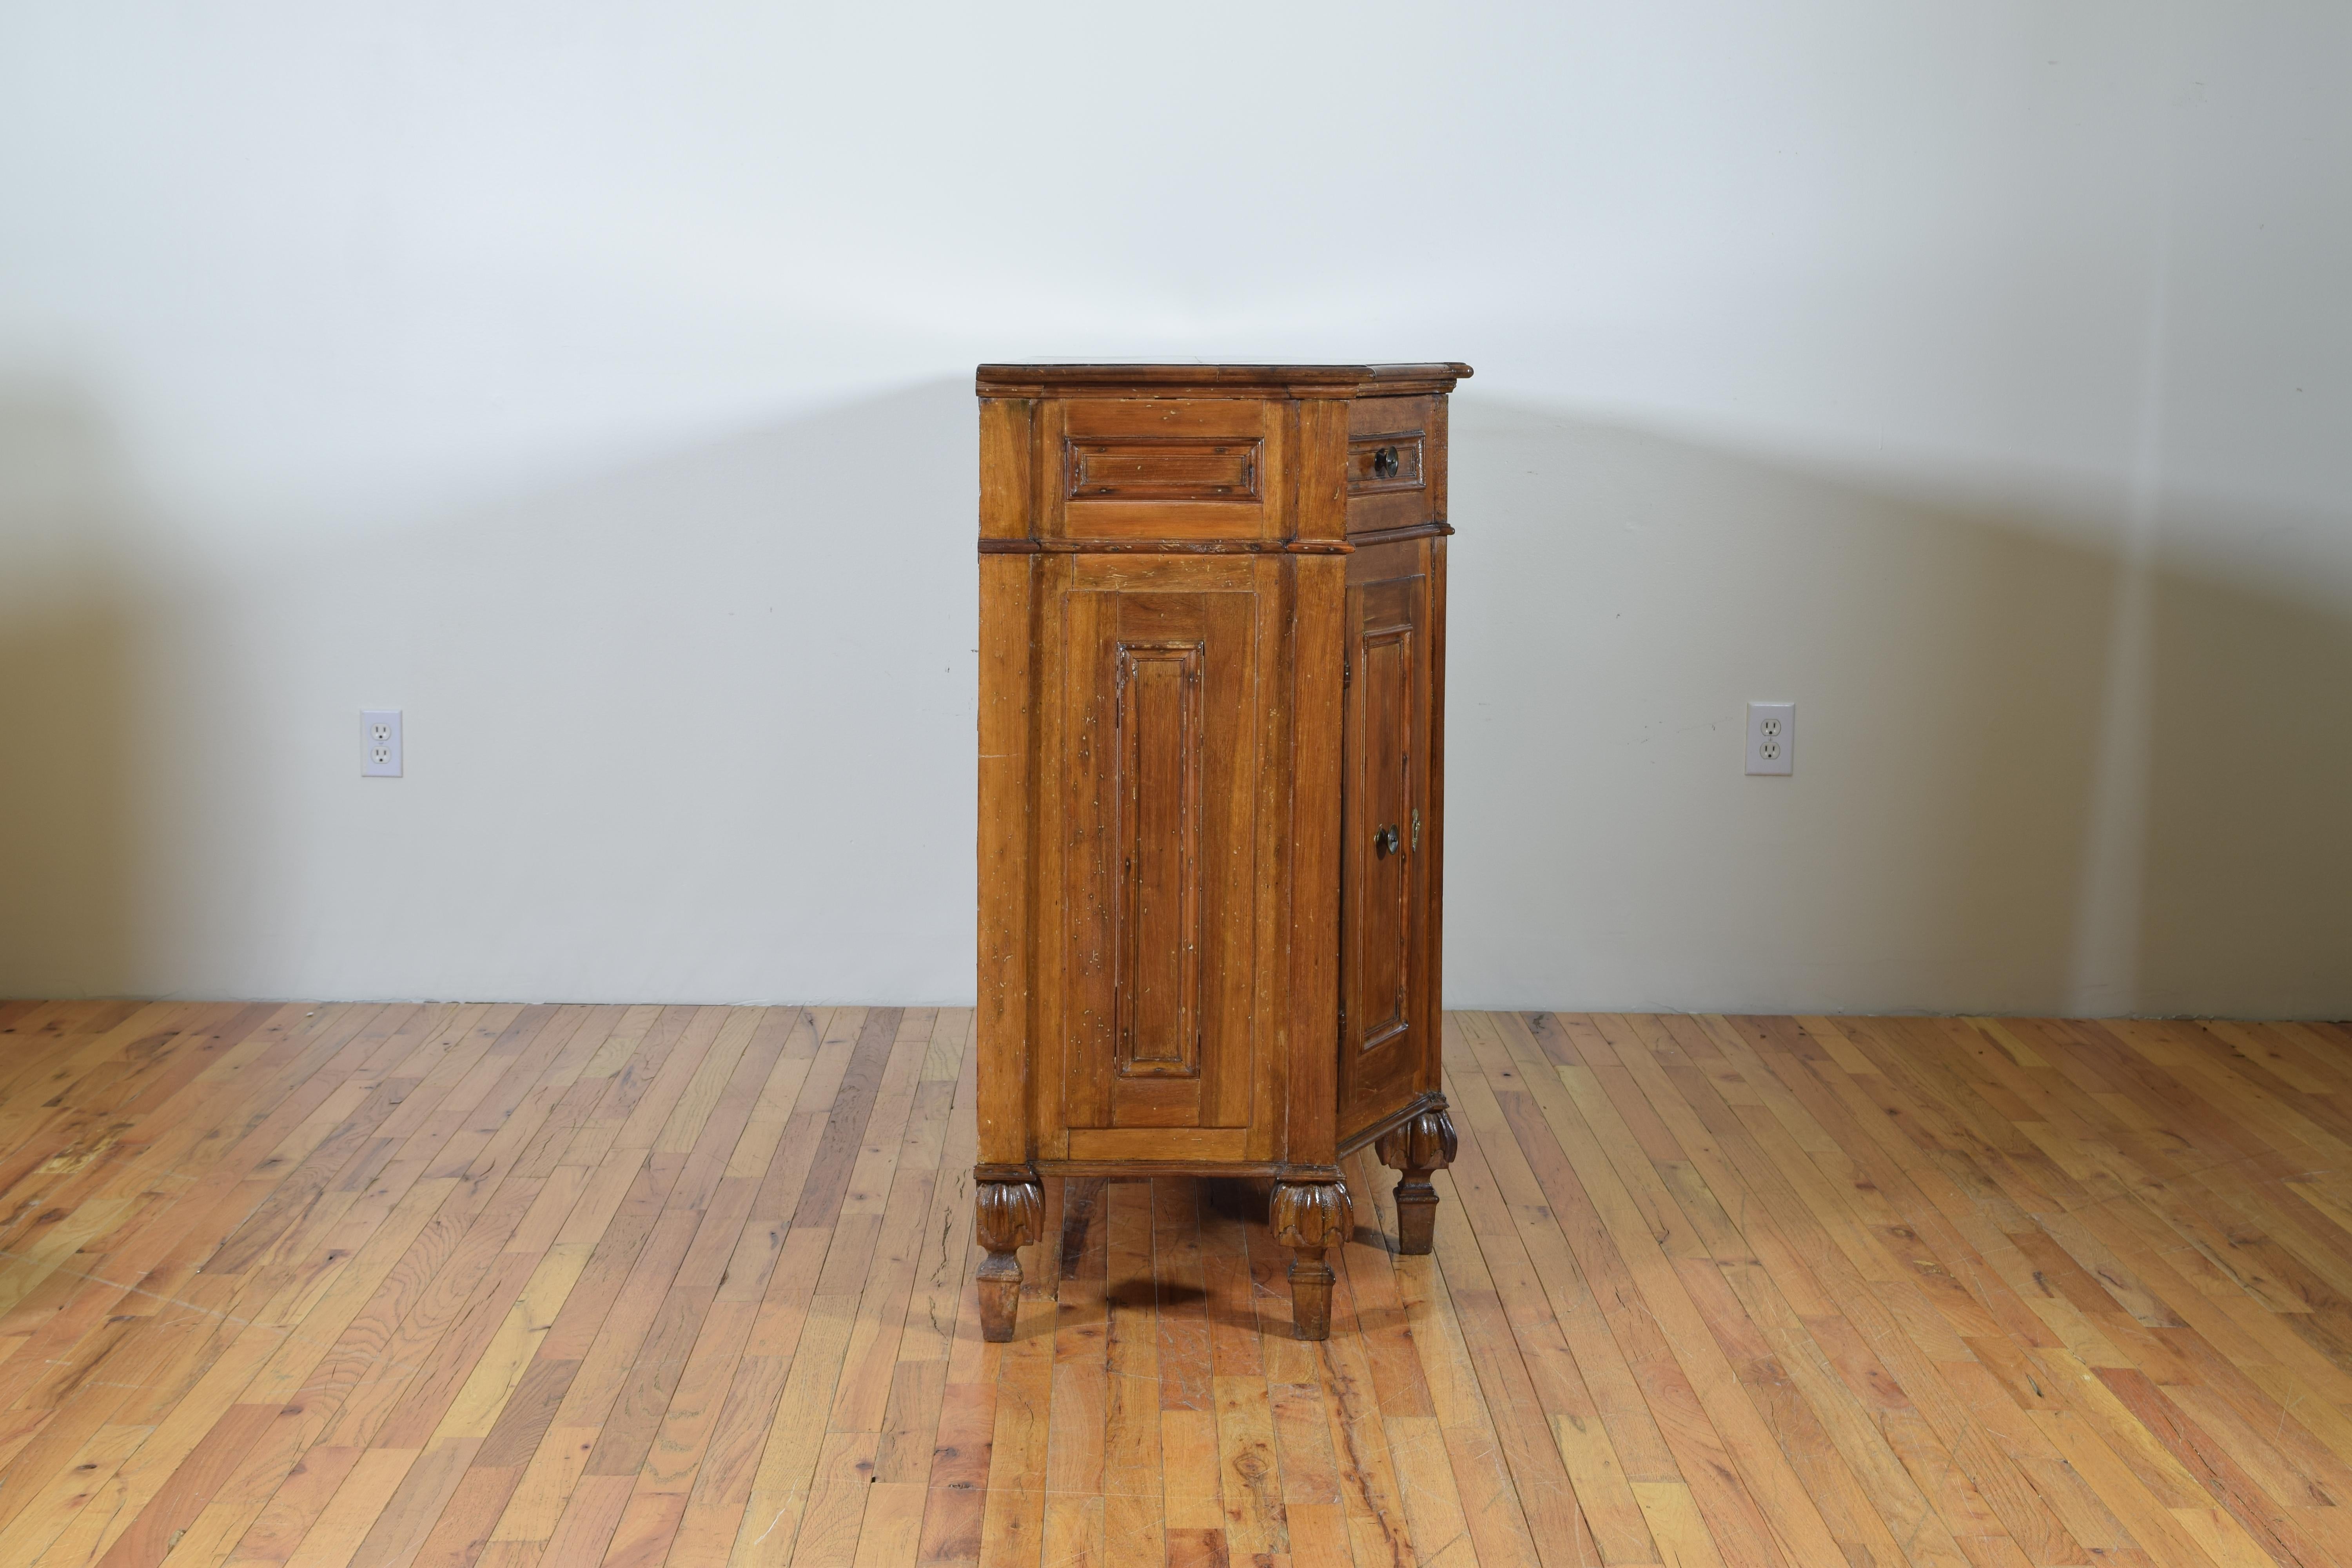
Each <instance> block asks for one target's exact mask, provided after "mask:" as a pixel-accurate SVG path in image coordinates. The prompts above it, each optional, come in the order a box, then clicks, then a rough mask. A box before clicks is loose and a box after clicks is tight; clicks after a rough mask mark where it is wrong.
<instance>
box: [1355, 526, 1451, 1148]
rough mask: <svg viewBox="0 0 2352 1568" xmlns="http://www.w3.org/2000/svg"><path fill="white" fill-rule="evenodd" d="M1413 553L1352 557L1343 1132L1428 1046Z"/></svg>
mask: <svg viewBox="0 0 2352 1568" xmlns="http://www.w3.org/2000/svg"><path fill="white" fill-rule="evenodd" d="M1423 561H1424V556H1423V545H1422V543H1421V542H1419V541H1408V542H1400V543H1396V544H1391V545H1382V546H1379V547H1376V548H1374V549H1370V550H1366V551H1362V552H1359V553H1358V554H1357V555H1356V557H1355V558H1354V559H1353V560H1351V561H1350V562H1349V568H1350V569H1349V584H1348V607H1347V627H1348V652H1347V659H1348V668H1347V676H1346V680H1347V686H1346V699H1345V704H1344V713H1345V717H1344V719H1343V734H1342V737H1341V752H1340V755H1341V759H1342V766H1343V768H1344V773H1343V777H1342V783H1341V793H1342V796H1343V802H1342V818H1343V822H1344V826H1343V828H1342V836H1341V839H1340V857H1339V866H1340V886H1339V948H1340V952H1339V1008H1340V1018H1339V1132H1340V1136H1341V1138H1342V1140H1343V1141H1344V1140H1345V1139H1346V1137H1347V1136H1348V1134H1349V1133H1351V1132H1353V1131H1356V1130H1358V1129H1360V1128H1362V1127H1364V1126H1365V1125H1367V1124H1369V1123H1370V1122H1372V1121H1377V1120H1379V1119H1380V1118H1381V1117H1382V1116H1385V1115H1387V1114H1389V1113H1390V1112H1391V1111H1393V1110H1397V1109H1399V1108H1401V1107H1402V1106H1403V1105H1404V1104H1405V1102H1406V1101H1408V1100H1411V1099H1412V1097H1413V1096H1414V1095H1415V1094H1417V1093H1419V1092H1420V1089H1421V1083H1422V1076H1423V1075H1422V1068H1423V1059H1424V1056H1425V1055H1427V1054H1428V1053H1433V1052H1434V1050H1435V1048H1436V1045H1435V1038H1434V1031H1435V1023H1436V1016H1435V1013H1434V1010H1433V998H1432V997H1430V996H1429V995H1428V994H1427V992H1428V984H1427V974H1428V968H1429V965H1428V952H1427V949H1428V941H1429V934H1430V933H1429V929H1428V925H1429V922H1428V917H1427V910H1428V903H1429V900H1428V897H1427V891H1428V879H1427V877H1426V874H1425V872H1424V869H1423V868H1424V866H1425V864H1426V859H1425V858H1424V856H1423V841H1424V836H1425V835H1426V834H1427V833H1428V831H1429V829H1430V827H1431V824H1429V823H1428V822H1427V821H1426V820H1425V817H1426V814H1427V811H1428V789H1427V781H1428V777H1429V765H1430V760H1431V759H1430V755H1429V753H1430V749H1431V740H1432V734H1431V723H1430V717H1431V715H1430V690H1431V665H1430V655H1431V649H1430V637H1429V629H1430V628H1429V578H1428V575H1427V574H1426V572H1425V571H1424V569H1423ZM1432 1059H1433V1058H1432Z"/></svg>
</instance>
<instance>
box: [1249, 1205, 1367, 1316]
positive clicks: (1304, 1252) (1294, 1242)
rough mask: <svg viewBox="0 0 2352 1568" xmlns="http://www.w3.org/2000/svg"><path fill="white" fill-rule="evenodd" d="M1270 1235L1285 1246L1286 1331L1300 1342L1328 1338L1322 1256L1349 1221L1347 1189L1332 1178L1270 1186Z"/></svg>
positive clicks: (1342, 1236)
mask: <svg viewBox="0 0 2352 1568" xmlns="http://www.w3.org/2000/svg"><path fill="white" fill-rule="evenodd" d="M1270 1217H1271V1218H1272V1220H1273V1224H1274V1238H1275V1239H1276V1241H1278V1242H1280V1243H1282V1245H1283V1246H1285V1247H1288V1248H1290V1253H1291V1257H1290V1322H1291V1331H1293V1332H1294V1333H1296V1334H1297V1336H1298V1337H1299V1338H1300V1339H1302V1340H1328V1339H1329V1338H1330V1337H1331V1280H1332V1274H1331V1266H1330V1265H1329V1264H1328V1263H1326V1262H1324V1261H1323V1254H1324V1253H1325V1252H1326V1251H1328V1249H1330V1248H1331V1247H1338V1246H1339V1245H1340V1244H1341V1243H1342V1242H1344V1241H1346V1240H1347V1239H1348V1232H1349V1229H1350V1228H1351V1227H1352V1226H1354V1225H1355V1223H1356V1216H1355V1211H1354V1209H1353V1207H1352V1206H1351V1205H1349V1202H1348V1189H1347V1188H1346V1187H1344V1186H1342V1185H1341V1184H1339V1183H1338V1182H1336V1181H1320V1182H1297V1181H1291V1180H1288V1179H1285V1180H1283V1181H1280V1182H1276V1184H1275V1187H1274V1202H1273V1208H1272V1214H1271V1216H1270Z"/></svg>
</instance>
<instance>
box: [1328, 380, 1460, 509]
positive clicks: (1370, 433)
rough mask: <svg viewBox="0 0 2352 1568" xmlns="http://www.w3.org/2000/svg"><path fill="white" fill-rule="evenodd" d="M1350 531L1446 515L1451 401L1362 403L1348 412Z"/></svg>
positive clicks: (1373, 399) (1426, 399)
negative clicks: (1448, 403)
mask: <svg viewBox="0 0 2352 1568" xmlns="http://www.w3.org/2000/svg"><path fill="white" fill-rule="evenodd" d="M1347 476H1348V531H1349V533H1370V532H1373V531H1378V530H1381V529H1389V528H1411V527H1412V526H1414V525H1416V524H1419V523H1424V522H1429V521H1433V520H1436V519H1439V518H1443V517H1444V515H1445V399H1444V398H1442V397H1366V398H1359V399H1358V400H1357V401H1356V402H1355V403H1354V404H1352V405H1349V409H1348V468H1347Z"/></svg>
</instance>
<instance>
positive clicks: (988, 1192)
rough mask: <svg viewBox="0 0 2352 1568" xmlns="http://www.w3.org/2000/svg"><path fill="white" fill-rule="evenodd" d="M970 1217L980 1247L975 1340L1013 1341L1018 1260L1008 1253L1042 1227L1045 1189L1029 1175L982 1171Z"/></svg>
mask: <svg viewBox="0 0 2352 1568" xmlns="http://www.w3.org/2000/svg"><path fill="white" fill-rule="evenodd" d="M972 1218H973V1226H974V1228H975V1229H976V1230H977V1231H978V1232H979V1236H980V1245H981V1246H982V1247H983V1248H985V1249H986V1251H987V1253H988V1256H987V1257H985V1258H982V1259H981V1260H980V1268H979V1270H978V1272H979V1278H980V1337H981V1338H982V1339H983V1340H990V1341H993V1342H997V1343H1003V1342H1004V1341H1006V1340H1009V1339H1011V1338H1012V1337H1013V1320H1014V1318H1015V1317H1017V1316H1018V1315H1019V1313H1020V1310H1021V1259H1020V1258H1016V1257H1014V1256H1013V1254H1014V1252H1015V1251H1016V1250H1017V1249H1019V1248H1021V1247H1026V1246H1028V1245H1029V1244H1030V1243H1032V1242H1034V1241H1035V1240H1036V1239H1037V1236H1038V1232H1039V1231H1040V1230H1041V1229H1042V1228H1043V1227H1044V1226H1045V1188H1044V1187H1042V1186H1040V1185H1039V1184H1038V1183H1037V1178H1036V1176H1035V1175H1034V1173H1027V1172H1018V1171H1016V1172H1015V1173H1004V1172H1003V1168H1002V1167H996V1168H990V1167H986V1166H983V1167H982V1170H981V1172H980V1184H979V1185H978V1187H976V1188H975V1189H974V1190H973V1193H972Z"/></svg>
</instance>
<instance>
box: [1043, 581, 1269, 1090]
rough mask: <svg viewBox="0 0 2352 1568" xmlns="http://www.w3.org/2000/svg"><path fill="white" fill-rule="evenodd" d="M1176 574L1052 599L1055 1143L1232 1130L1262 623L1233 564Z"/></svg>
mask: <svg viewBox="0 0 2352 1568" xmlns="http://www.w3.org/2000/svg"><path fill="white" fill-rule="evenodd" d="M1183 564H1184V565H1185V566H1187V567H1189V568H1190V570H1189V571H1187V572H1184V573H1182V574H1180V575H1179V576H1178V579H1177V581H1176V582H1175V583H1173V584H1154V583H1153V582H1152V580H1151V577H1152V574H1150V573H1149V572H1142V573H1139V574H1135V575H1134V576H1132V577H1129V578H1128V579H1125V580H1121V579H1118V578H1114V579H1112V580H1111V581H1109V582H1108V583H1105V584H1101V585H1100V586H1092V585H1088V584H1085V583H1083V582H1080V583H1078V584H1074V586H1073V591H1072V592H1070V593H1068V594H1067V595H1066V596H1065V597H1064V599H1063V601H1062V650H1063V653H1064V664H1063V672H1064V679H1063V682H1062V701H1063V704H1064V711H1063V713H1062V715H1061V718H1062V723H1061V725H1060V727H1059V728H1060V733H1061V735H1062V737H1063V741H1062V747H1061V766H1060V767H1059V768H1057V769H1052V770H1049V772H1048V774H1047V779H1046V785H1047V787H1048V788H1049V789H1054V790H1056V791H1057V792H1058V793H1059V795H1060V799H1059V801H1058V803H1057V804H1058V805H1059V807H1060V809H1059V810H1058V812H1056V813H1055V816H1056V817H1057V818H1058V821H1059V825H1060V826H1059V839H1060V843H1061V846H1062V848H1063V851H1064V853H1063V857H1062V865H1063V874H1064V878H1065V889H1064V898H1065V908H1066V910H1067V915H1068V921H1067V939H1066V944H1065V946H1064V950H1063V954H1062V965H1061V968H1062V974H1063V988H1062V994H1063V1020H1062V1021H1063V1027H1062V1030H1061V1034H1062V1040H1063V1061H1062V1069H1063V1070H1062V1075H1061V1076H1062V1081H1061V1091H1062V1092H1061V1100H1062V1124H1063V1125H1064V1126H1066V1127H1068V1128H1074V1129H1084V1128H1195V1129H1198V1128H1211V1127H1239V1126H1242V1125H1244V1123H1245V1122H1246V1121H1247V1120H1248V1112H1247V1106H1248V1099H1249V1096H1248V1084H1249V1072H1250V1063H1251V1056H1252V1047H1253V1029H1252V1006H1253V1001H1254V988H1255V987H1254V982H1255V943H1254V941H1253V938H1254V935H1255V923H1254V906H1255V885H1256V870H1255V857H1256V854H1257V847H1258V835H1257V832H1256V826H1257V821H1256V817H1257V805H1258V797H1257V784H1258V773H1259V769H1258V765H1257V746H1258V742H1259V722H1260V704H1259V700H1258V697H1259V689H1260V686H1261V683H1262V679H1263V676H1264V670H1263V668H1262V667H1263V663H1264V659H1265V648H1264V646H1263V645H1264V642H1265V637H1264V636H1263V630H1264V628H1263V627H1262V626H1261V621H1262V620H1263V619H1264V618H1265V612H1266V610H1267V609H1268V607H1269V606H1268V605H1267V603H1266V601H1265V596H1263V595H1260V594H1259V593H1258V592H1257V591H1256V586H1255V567H1254V566H1253V565H1252V563H1247V562H1243V561H1228V562H1200V563H1183ZM1184 577H1190V578H1191V579H1192V584H1189V585H1188V584H1185V583H1184V581H1183V579H1184ZM1204 584H1205V585H1204Z"/></svg>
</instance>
